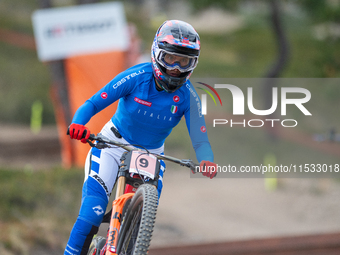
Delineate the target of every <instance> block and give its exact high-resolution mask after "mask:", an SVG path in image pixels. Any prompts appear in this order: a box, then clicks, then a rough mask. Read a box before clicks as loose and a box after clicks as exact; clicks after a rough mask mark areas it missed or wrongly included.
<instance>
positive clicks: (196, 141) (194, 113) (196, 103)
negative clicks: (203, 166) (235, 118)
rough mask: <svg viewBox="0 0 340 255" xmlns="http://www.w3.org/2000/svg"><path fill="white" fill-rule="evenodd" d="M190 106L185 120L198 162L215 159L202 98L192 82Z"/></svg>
mask: <svg viewBox="0 0 340 255" xmlns="http://www.w3.org/2000/svg"><path fill="white" fill-rule="evenodd" d="M189 90H190V107H188V109H187V110H186V111H185V114H184V116H185V121H186V125H187V128H188V131H189V134H190V139H191V142H192V145H193V148H194V150H195V153H196V158H197V160H198V162H201V161H202V160H208V161H211V162H213V161H214V154H213V151H212V149H211V145H210V142H209V139H208V135H207V129H206V124H205V120H204V116H203V115H202V113H201V100H200V98H199V96H198V95H197V93H196V91H195V89H194V88H193V86H192V85H191V84H190V88H189Z"/></svg>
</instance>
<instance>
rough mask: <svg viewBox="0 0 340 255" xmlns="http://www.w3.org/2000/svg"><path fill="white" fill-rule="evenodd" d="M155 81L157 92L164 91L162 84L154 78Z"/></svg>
mask: <svg viewBox="0 0 340 255" xmlns="http://www.w3.org/2000/svg"><path fill="white" fill-rule="evenodd" d="M154 80H155V83H156V89H157V91H163V90H164V88H163V86H162V85H161V84H159V83H158V81H157V80H156V78H154Z"/></svg>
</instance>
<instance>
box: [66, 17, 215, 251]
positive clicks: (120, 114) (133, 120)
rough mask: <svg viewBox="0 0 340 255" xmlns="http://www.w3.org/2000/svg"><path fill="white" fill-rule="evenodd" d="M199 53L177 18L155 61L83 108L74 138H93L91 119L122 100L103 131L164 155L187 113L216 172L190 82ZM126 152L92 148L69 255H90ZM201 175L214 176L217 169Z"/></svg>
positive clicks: (202, 157)
mask: <svg viewBox="0 0 340 255" xmlns="http://www.w3.org/2000/svg"><path fill="white" fill-rule="evenodd" d="M199 54H200V39H199V35H198V34H197V32H196V31H195V29H194V28H193V27H192V26H191V25H190V24H188V23H186V22H183V21H178V20H170V21H166V22H164V23H163V24H162V25H161V26H160V28H159V29H158V30H157V32H156V35H155V38H154V41H153V44H152V48H151V60H152V61H151V63H143V64H138V65H136V66H133V67H131V68H129V69H127V70H126V71H124V72H122V73H120V74H118V75H117V76H116V77H115V78H114V79H113V80H112V81H110V82H109V83H108V84H107V85H106V86H104V87H103V88H102V89H101V90H99V91H98V92H97V93H96V94H95V95H93V96H92V97H91V98H90V99H89V100H87V101H86V102H85V103H84V104H83V105H82V106H80V107H79V109H78V110H77V111H76V113H75V115H74V117H73V120H72V123H71V125H70V127H69V131H70V137H71V138H73V139H78V140H81V141H82V142H83V143H85V142H86V139H87V138H89V135H90V130H89V129H88V128H87V127H85V125H86V124H87V123H88V122H89V120H90V119H91V117H92V116H94V115H95V114H96V113H98V112H99V111H101V110H102V109H104V108H105V107H107V106H108V105H110V104H112V103H113V102H115V101H116V100H118V99H119V103H118V107H117V110H116V112H115V114H114V115H113V117H112V119H110V120H109V122H108V123H107V124H106V125H105V126H104V127H103V129H102V131H101V133H102V134H103V135H104V136H106V137H107V138H109V139H111V140H116V141H119V142H121V143H129V144H137V145H140V146H143V147H145V148H147V149H148V150H149V151H151V152H153V153H158V154H161V153H163V150H164V141H165V138H166V137H167V136H168V135H169V134H170V132H171V130H172V128H173V127H175V126H176V125H177V124H178V123H179V121H180V120H181V118H182V116H183V115H184V116H185V119H186V124H187V128H188V130H189V134H190V138H191V141H192V144H193V147H194V149H195V152H196V157H197V160H198V161H199V162H200V166H201V167H203V166H205V169H214V168H209V166H215V167H216V164H214V163H212V162H213V160H214V157H213V152H212V150H211V146H210V143H209V140H208V137H207V133H206V127H205V121H204V117H203V115H202V114H201V109H200V100H199V97H198V95H197V94H196V91H195V89H194V87H193V86H192V85H191V82H190V81H189V77H190V76H191V74H192V72H193V70H194V68H195V67H196V65H197V61H198V57H199ZM85 133H86V135H85V138H82V137H83V134H85ZM123 152H124V150H123V149H121V148H110V149H108V148H107V149H103V150H99V149H96V148H92V149H91V150H90V152H89V154H88V157H87V159H86V163H85V173H86V177H85V182H84V185H83V195H82V204H81V208H80V212H79V216H78V218H77V221H76V223H75V224H74V226H73V229H72V231H71V234H70V238H69V241H68V243H67V246H66V249H65V253H64V254H67V255H70V254H72V255H73V254H74V255H78V254H86V253H87V251H88V248H89V245H90V243H91V240H92V237H93V236H94V234H96V233H97V231H98V227H99V225H100V223H101V221H102V218H103V215H104V212H105V210H106V206H107V204H108V200H109V197H110V194H111V191H112V189H113V186H114V183H115V180H116V177H117V173H118V167H119V163H120V157H121V155H122V153H123ZM164 170H165V164H164V162H161V172H160V179H159V184H158V193H159V195H160V193H161V189H162V178H163V172H164ZM202 173H203V175H205V176H207V177H210V178H213V177H214V176H215V174H216V171H213V170H211V171H202Z"/></svg>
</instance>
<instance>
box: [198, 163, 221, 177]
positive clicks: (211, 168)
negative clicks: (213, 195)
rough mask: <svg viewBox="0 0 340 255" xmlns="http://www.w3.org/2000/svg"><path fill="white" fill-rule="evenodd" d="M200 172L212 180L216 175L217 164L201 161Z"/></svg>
mask: <svg viewBox="0 0 340 255" xmlns="http://www.w3.org/2000/svg"><path fill="white" fill-rule="evenodd" d="M200 172H201V173H202V174H203V175H204V176H206V177H209V178H210V179H212V178H214V177H215V176H216V174H217V164H215V163H213V162H210V161H206V160H202V161H201V163H200Z"/></svg>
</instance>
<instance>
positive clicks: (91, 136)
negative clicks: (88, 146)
mask: <svg viewBox="0 0 340 255" xmlns="http://www.w3.org/2000/svg"><path fill="white" fill-rule="evenodd" d="M86 134H87V130H84V132H83V135H82V137H81V138H82V139H83V138H85V137H86ZM66 135H70V126H69V127H68V128H67V131H66ZM94 137H95V135H94V134H90V137H89V139H91V140H93V138H94Z"/></svg>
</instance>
